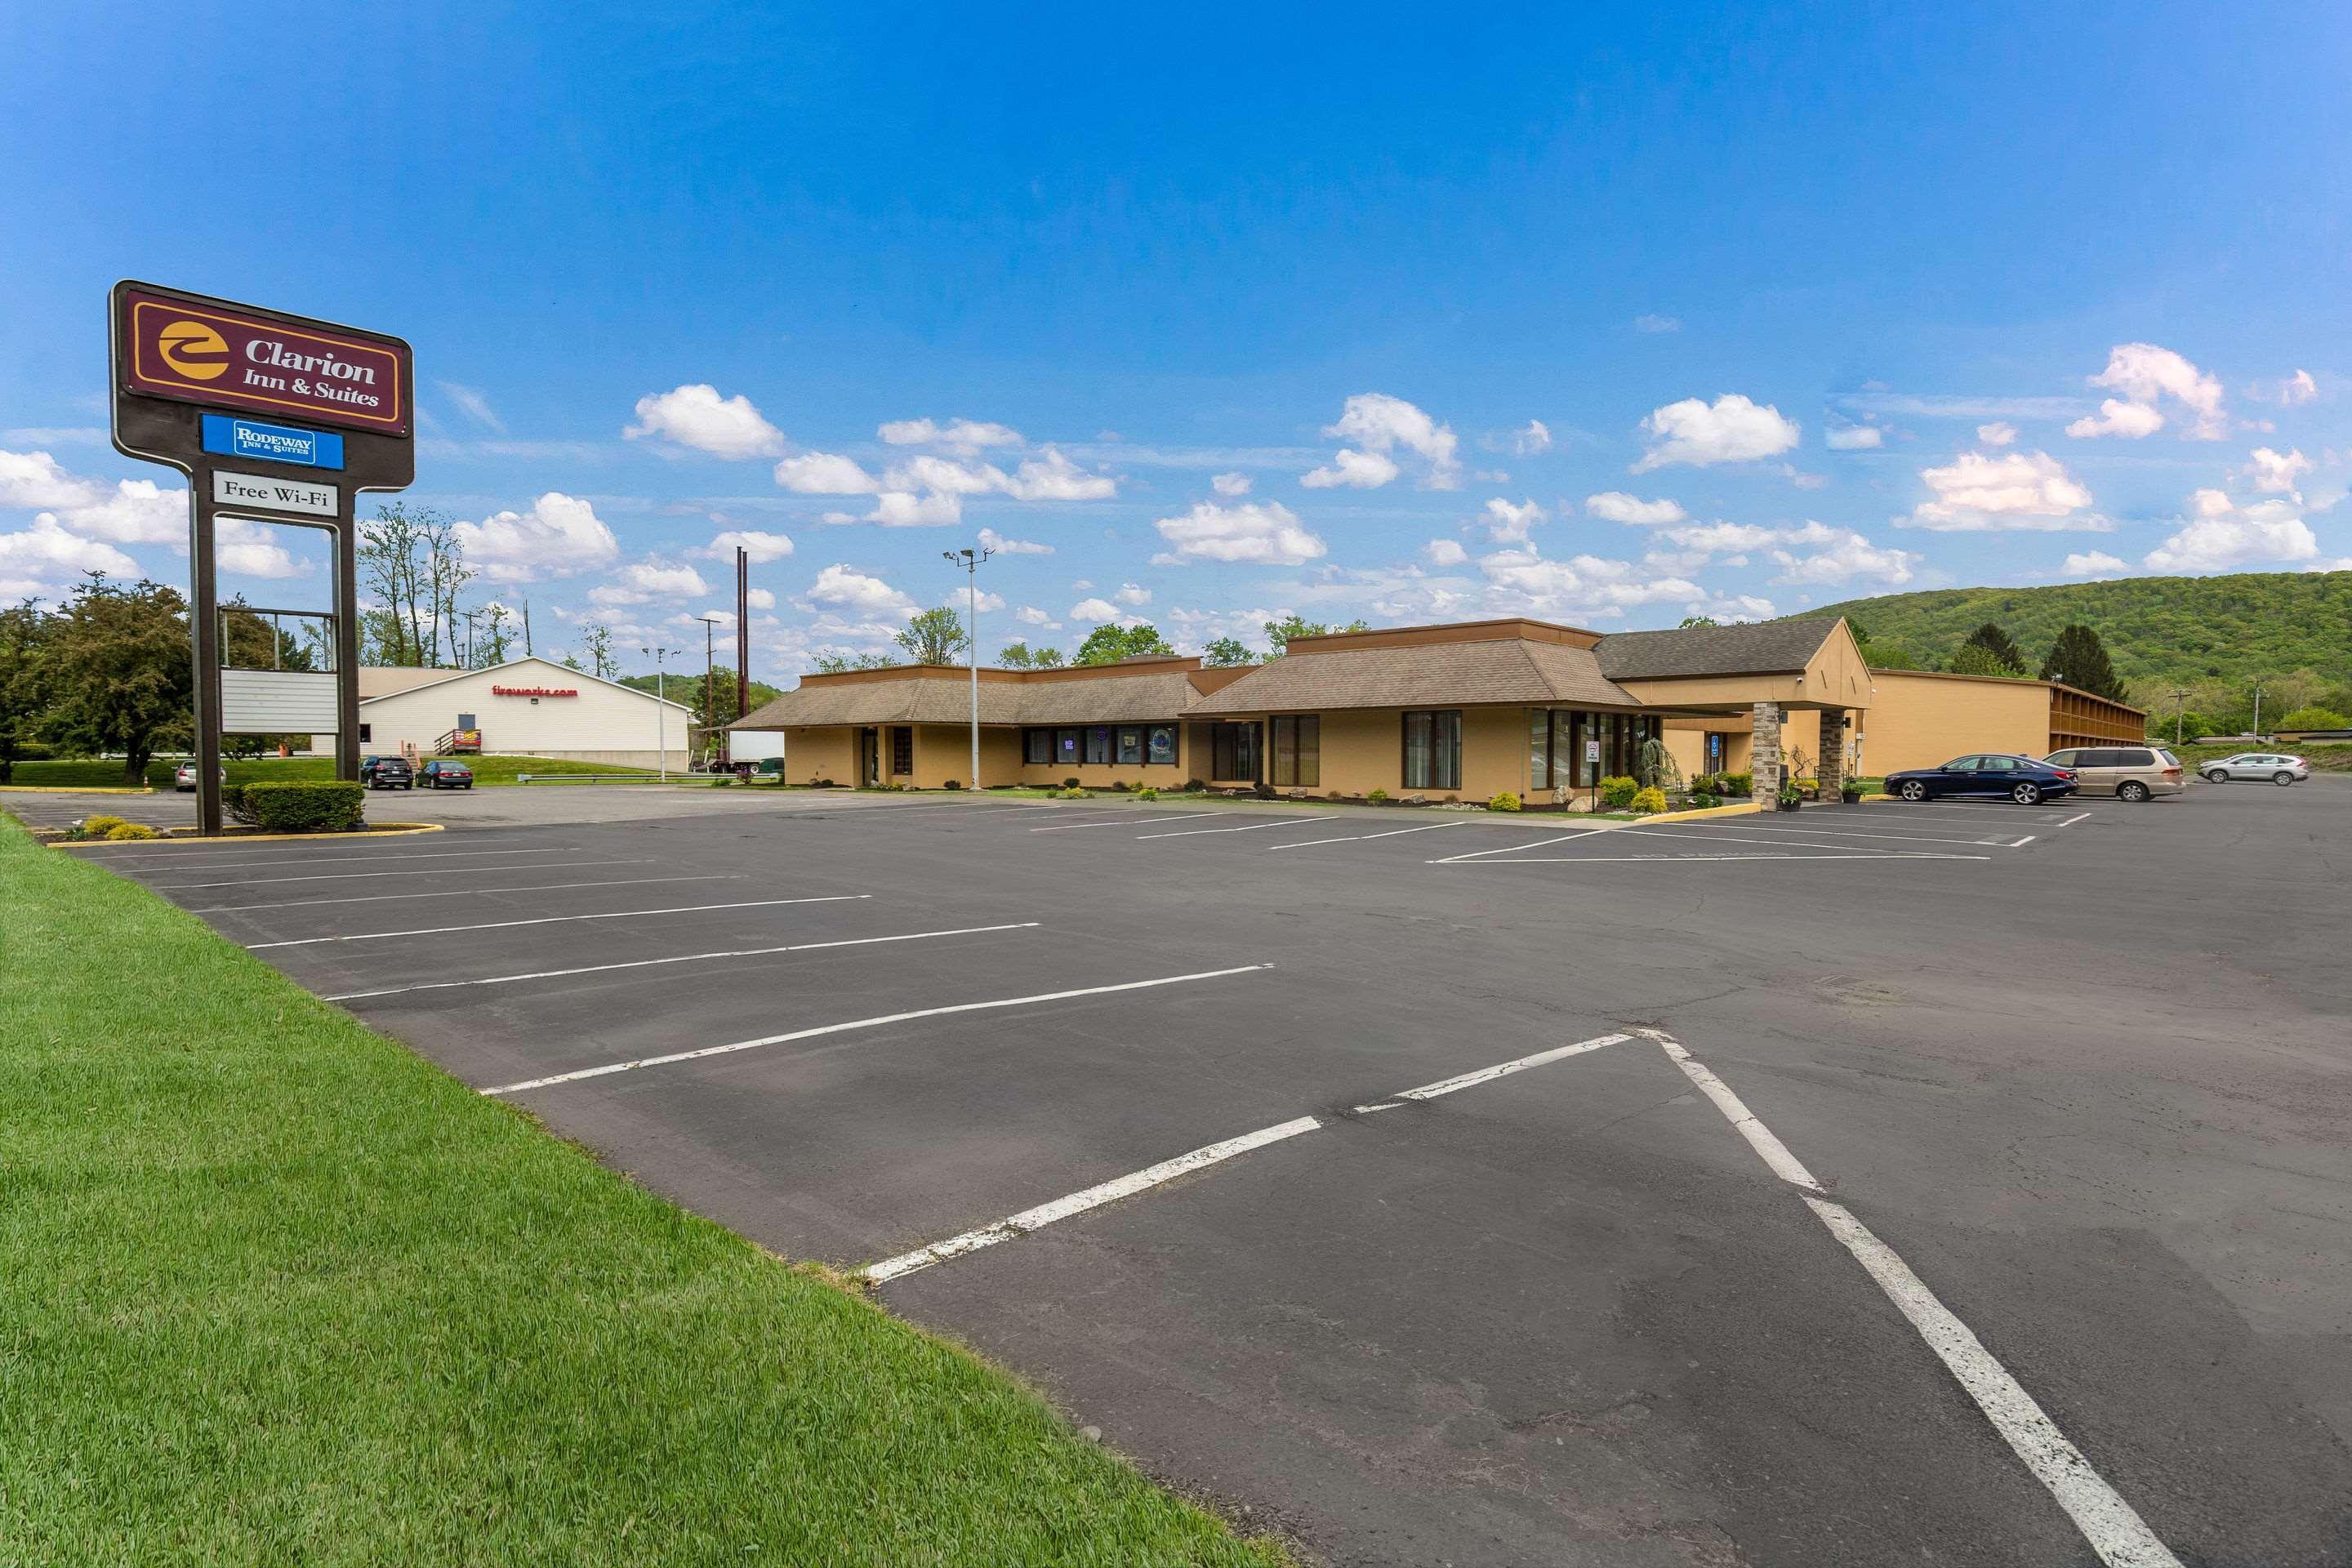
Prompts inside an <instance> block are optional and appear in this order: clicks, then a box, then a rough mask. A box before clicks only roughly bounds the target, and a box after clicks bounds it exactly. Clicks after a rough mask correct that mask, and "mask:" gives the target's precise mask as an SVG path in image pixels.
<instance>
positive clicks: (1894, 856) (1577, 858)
mask: <svg viewBox="0 0 2352 1568" xmlns="http://www.w3.org/2000/svg"><path fill="white" fill-rule="evenodd" d="M1466 858H1468V857H1466V856H1456V857H1454V859H1452V860H1424V861H1423V862H1422V864H1423V865H1425V866H1451V865H1454V864H1455V862H1456V861H1459V860H1463V859H1466ZM1991 858H1992V857H1991V856H1990V855H1941V854H1937V853H1936V852H1935V851H1933V850H1927V849H1886V850H1875V851H1873V850H1865V851H1863V852H1862V853H1859V854H1841V853H1837V852H1834V851H1833V852H1832V853H1830V854H1827V855H1531V856H1526V857H1522V858H1519V859H1516V860H1481V861H1477V862H1475V864H1476V865H1477V866H1479V867H1480V868H1482V869H1484V868H1491V867H1496V866H1622V865H1632V864H1633V863H1635V862H1637V861H1659V860H1990V859H1991Z"/></svg>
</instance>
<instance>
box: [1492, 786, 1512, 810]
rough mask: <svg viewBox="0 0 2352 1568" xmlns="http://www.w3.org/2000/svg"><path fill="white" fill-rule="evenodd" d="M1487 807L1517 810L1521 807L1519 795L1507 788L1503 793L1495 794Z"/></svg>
mask: <svg viewBox="0 0 2352 1568" xmlns="http://www.w3.org/2000/svg"><path fill="white" fill-rule="evenodd" d="M1486 809H1487V810H1488V811H1517V810H1518V809H1519V797H1518V796H1517V795H1513V794H1512V793H1511V792H1510V791H1509V790H1505V791H1504V792H1503V793H1502V794H1500V795H1496V796H1495V798H1494V799H1492V800H1490V801H1488V802H1487V803H1486Z"/></svg>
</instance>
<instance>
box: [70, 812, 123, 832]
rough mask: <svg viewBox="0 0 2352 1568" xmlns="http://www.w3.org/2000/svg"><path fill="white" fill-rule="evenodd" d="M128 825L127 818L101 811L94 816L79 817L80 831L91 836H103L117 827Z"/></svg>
mask: <svg viewBox="0 0 2352 1568" xmlns="http://www.w3.org/2000/svg"><path fill="white" fill-rule="evenodd" d="M128 826H131V824H130V822H129V820H128V819H126V818H123V817H120V816H112V815H110V813H107V812H103V811H101V812H100V813H99V814H98V815H97V816H85V817H83V818H82V819H81V830H82V832H83V833H85V834H87V835H88V836H89V837H92V838H103V837H106V836H107V835H108V834H110V833H111V832H113V831H114V830H115V829H116V828H118V827H128Z"/></svg>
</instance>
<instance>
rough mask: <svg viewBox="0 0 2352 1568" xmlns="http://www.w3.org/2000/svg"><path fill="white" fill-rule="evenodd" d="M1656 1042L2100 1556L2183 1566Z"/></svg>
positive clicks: (1789, 1164)
mask: <svg viewBox="0 0 2352 1568" xmlns="http://www.w3.org/2000/svg"><path fill="white" fill-rule="evenodd" d="M1640 1033H1643V1034H1644V1035H1647V1036H1648V1037H1650V1038H1651V1039H1652V1040H1654V1041H1655V1042H1656V1043H1657V1045H1658V1047H1659V1048H1660V1049H1661V1050H1663V1051H1664V1052H1665V1053H1666V1055H1667V1057H1668V1058H1670V1059H1672V1060H1673V1062H1674V1063H1675V1066H1676V1067H1679V1068H1682V1069H1683V1072H1684V1074H1685V1076H1686V1077H1688V1078H1689V1079H1690V1080H1691V1081H1692V1082H1693V1083H1694V1084H1696V1085H1697V1086H1698V1088H1699V1089H1700V1091H1701V1092H1702V1093H1704V1094H1705V1095H1706V1097H1707V1099H1709V1100H1713V1101H1714V1102H1715V1106H1716V1109H1717V1110H1720V1111H1722V1112H1723V1114H1724V1116H1725V1117H1726V1118H1727V1120H1728V1121H1730V1122H1731V1124H1732V1126H1733V1127H1735V1128H1737V1129H1738V1131H1739V1133H1740V1135H1741V1136H1742V1137H1744V1138H1746V1139H1747V1140H1748V1144H1749V1146H1750V1147H1752V1148H1753V1149H1755V1151H1756V1152H1757V1153H1758V1155H1759V1156H1760V1157H1761V1158H1762V1159H1763V1161H1764V1163H1765V1164H1766V1165H1768V1166H1769V1167H1770V1168H1771V1171H1772V1173H1773V1174H1774V1175H1777V1176H1779V1177H1780V1179H1781V1180H1782V1181H1784V1182H1787V1183H1789V1184H1790V1185H1791V1186H1794V1187H1796V1188H1797V1189H1798V1194H1799V1195H1800V1196H1801V1197H1802V1198H1803V1199H1804V1202H1805V1206H1806V1207H1807V1208H1809V1209H1811V1211H1812V1212H1813V1215H1814V1217H1815V1218H1817V1219H1819V1220H1820V1221H1821V1222H1822V1226H1824V1227H1826V1228H1827V1229H1828V1231H1829V1233H1830V1234H1831V1235H1832V1236H1833V1237H1836V1238H1837V1240H1838V1243H1839V1245H1840V1246H1842V1247H1844V1248H1845V1249H1846V1251H1847V1252H1849V1253H1850V1254H1852V1255H1853V1259H1854V1261H1855V1262H1857V1263H1859V1264H1861V1265H1862V1267H1863V1268H1864V1271H1865V1272H1866V1273H1868V1274H1869V1276H1870V1277H1871V1279H1873V1280H1874V1281H1875V1282H1876V1283H1877V1285H1878V1288H1879V1289H1881V1290H1883V1291H1885V1294H1886V1299H1887V1300H1889V1301H1892V1302H1893V1303H1894V1304H1895V1310H1897V1311H1900V1312H1901V1313H1902V1314H1903V1316H1904V1317H1905V1318H1906V1319H1907V1320H1908V1321H1910V1324H1911V1326H1912V1327H1913V1328H1914V1329H1916V1330H1917V1331H1918V1334H1919V1337H1920V1338H1921V1339H1922V1340H1924V1341H1926V1342H1927V1348H1928V1349H1929V1350H1931V1351H1933V1352H1935V1353H1936V1357H1937V1360H1938V1361H1941V1362H1942V1363H1944V1366H1945V1369H1946V1370H1947V1371H1948V1372H1949V1373H1951V1374H1952V1376H1953V1378H1954V1379H1955V1380H1956V1381H1957V1382H1958V1384H1959V1385H1960V1387H1961V1388H1962V1389H1964V1390H1966V1391H1967V1393H1968V1395H1969V1398H1970V1399H1972V1400H1974V1401H1975V1402H1976V1405H1977V1408H1978V1409H1979V1410H1981V1411H1983V1412H1984V1415H1985V1419H1986V1420H1988V1421H1990V1422H1991V1423H1992V1426H1993V1429H1994V1430H1995V1431H1997V1432H1999V1433H2000V1436H2001V1438H2002V1440H2003V1441H2005V1442H2006V1443H2008V1445H2009V1446H2010V1448H2011V1452H2013V1453H2015V1454H2016V1455H2017V1457H2018V1458H2019V1459H2020V1460H2021V1461H2022V1462H2023V1463H2024V1465H2025V1468H2027V1469H2028V1470H2030V1471H2032V1473H2033V1478H2034V1479H2036V1480H2038V1481H2040V1482H2041V1483H2042V1485H2043V1486H2044V1487H2046V1488H2048V1489H2049V1491H2050V1495H2051V1496H2052V1497H2053V1498H2055V1499H2056V1500H2057V1501H2058V1506H2059V1507H2060V1508H2063V1509H2064V1510H2066V1515H2067V1517H2068V1518H2070V1519H2072V1520H2073V1521H2074V1528H2075V1529H2077V1530H2078V1531H2081V1532H2082V1535H2083V1539H2084V1541H2086V1542H2089V1543H2090V1546H2091V1550H2092V1551H2094V1552H2097V1553H2098V1557H2099V1561H2100V1562H2101V1563H2105V1564H2106V1565H2107V1568H2181V1565H2180V1559H2179V1558H2178V1557H2176V1556H2174V1555H2173V1554H2172V1550H2171V1548H2169V1547H2168V1546H2166V1545H2165V1544H2164V1542H2162V1541H2161V1540H2160V1539H2158V1536H2157V1533H2156V1531H2153V1530H2151V1529H2149V1528H2148V1525H2147V1521H2146V1520H2144V1519H2142V1518H2140V1516H2139V1512H2138V1510H2136V1509H2134V1508H2133V1507H2132V1506H2131V1504H2129V1503H2128V1502H2126V1501H2125V1500H2124V1499H2123V1497H2122V1495H2121V1494H2120V1493H2118V1492H2117V1491H2116V1489H2114V1488H2113V1487H2111V1486H2109V1485H2108V1484H2107V1483H2106V1481H2105V1480H2104V1479H2101V1477H2100V1475H2099V1473H2098V1472H2097V1471H2096V1470H2095V1469H2093V1468H2091V1461H2090V1460H2089V1459H2088V1458H2085V1457H2084V1453H2083V1451H2082V1450H2081V1449H2080V1448H2077V1447H2074V1444H2073V1443H2072V1442H2070V1441H2069V1440H2068V1439H2067V1436H2066V1435H2065V1433H2063V1432H2062V1431H2060V1430H2059V1429H2058V1425H2057V1423H2056V1422H2054V1421H2053V1420H2051V1419H2050V1417H2049V1415H2047V1414H2045V1413H2044V1412H2043V1410H2042V1406H2041V1405H2039V1404H2037V1403H2036V1402H2035V1401H2034V1398H2033V1396H2032V1394H2028V1393H2026V1391H2025V1388H2024V1386H2023V1385H2022V1384H2020V1383H2019V1382H2018V1381H2017V1379H2016V1378H2014V1377H2012V1376H2011V1375H2010V1373H2009V1369H2008V1368H2006V1367H2004V1366H2002V1365H2001V1364H2000V1362H1999V1361H1997V1360H1996V1359H1994V1357H1993V1354H1992V1352H1990V1351H1988V1350H1986V1349H1985V1347H1984V1342H1982V1341H1980V1340H1979V1339H1978V1338H1977V1336H1976V1333H1975V1331H1972V1330H1971V1329H1970V1328H1969V1326H1968V1325H1967V1324H1966V1323H1964V1322H1962V1321H1960V1320H1959V1319H1958V1317H1956V1316H1954V1315H1953V1313H1952V1312H1951V1310H1949V1309H1948V1308H1947V1307H1946V1306H1945V1305H1944V1304H1943V1303H1942V1302H1941V1301H1939V1300H1937V1299H1936V1296H1935V1293H1934V1292H1933V1291H1931V1290H1929V1289H1927V1285H1926V1283H1925V1282H1924V1281H1922V1280H1921V1279H1920V1278H1919V1277H1918V1276H1917V1275H1916V1274H1914V1273H1913V1272H1912V1271H1911V1268H1910V1266H1909V1265H1908V1264H1906V1263H1905V1262H1904V1261H1903V1259H1902V1258H1900V1257H1899V1256H1897V1255H1896V1253H1895V1249H1894V1248H1892V1247H1888V1246H1887V1245H1886V1244H1885V1242H1883V1241H1881V1240H1879V1239H1878V1237H1875V1236H1874V1235H1872V1234H1871V1233H1870V1230H1869V1228H1868V1227H1867V1226H1864V1224H1863V1223H1862V1222H1861V1221H1860V1220H1858V1219H1856V1218H1854V1216H1853V1212H1852V1211H1851V1210H1849V1209H1848V1208H1846V1207H1845V1205H1843V1204H1839V1203H1836V1202H1833V1201H1832V1200H1831V1199H1830V1198H1828V1197H1826V1196H1823V1195H1822V1185H1821V1184H1820V1183H1819V1182H1818V1181H1816V1180H1814V1179H1813V1174H1812V1173H1811V1171H1808V1170H1806V1169H1805V1167H1804V1165H1803V1164H1802V1163H1801V1162H1800V1161H1799V1160H1798V1159H1797V1157H1796V1156H1795V1155H1794V1154H1791V1153H1790V1152H1789V1149H1788V1146H1787V1145H1786V1144H1784V1143H1782V1142H1780V1139H1779V1138H1778V1137H1776V1136H1774V1135H1773V1132H1772V1130H1771V1129H1770V1128H1769V1127H1766V1126H1765V1125H1764V1123H1763V1122H1762V1121H1760V1120H1759V1119H1758V1118H1757V1116H1756V1114H1755V1112H1753V1111H1751V1110H1748V1107H1747V1105H1746V1104H1745V1103H1743V1102H1742V1101H1741V1100H1740V1098H1739V1097H1738V1095H1737V1094H1735V1093H1733V1092H1732V1090H1731V1088H1730V1086H1729V1085H1727V1084H1726V1083H1725V1082H1724V1081H1723V1080H1722V1079H1719V1078H1717V1077H1716V1075H1715V1074H1714V1073H1713V1072H1711V1071H1709V1070H1708V1069H1707V1068H1706V1066H1704V1065H1703V1064H1701V1063H1700V1062H1698V1061H1696V1060H1695V1059H1694V1058H1692V1056H1691V1054H1690V1052H1688V1051H1687V1050H1685V1049H1684V1048H1683V1047H1682V1046H1681V1045H1680V1044H1679V1043H1678V1042H1676V1041H1675V1039H1674V1038H1673V1037H1671V1036H1668V1035H1666V1034H1665V1033H1664V1032H1663V1031H1660V1030H1656V1029H1644V1030H1642V1031H1640Z"/></svg>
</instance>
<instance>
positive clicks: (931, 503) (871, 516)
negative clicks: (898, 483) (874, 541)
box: [866, 490, 963, 528]
mask: <svg viewBox="0 0 2352 1568" xmlns="http://www.w3.org/2000/svg"><path fill="white" fill-rule="evenodd" d="M866 521H867V522H878V523H880V524H881V525H882V526H883V527H885V528H939V527H943V526H945V525H946V524H948V523H950V522H961V521H963V502H962V501H961V500H958V499H957V498H956V497H955V496H953V495H950V494H949V493H948V492H946V491H944V490H930V491H928V492H926V493H925V494H923V495H919V496H918V495H913V494H910V493H908V491H906V490H884V491H883V492H882V493H881V494H880V495H878V496H876V497H875V498H874V510H872V511H869V512H867V513H866Z"/></svg>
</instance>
